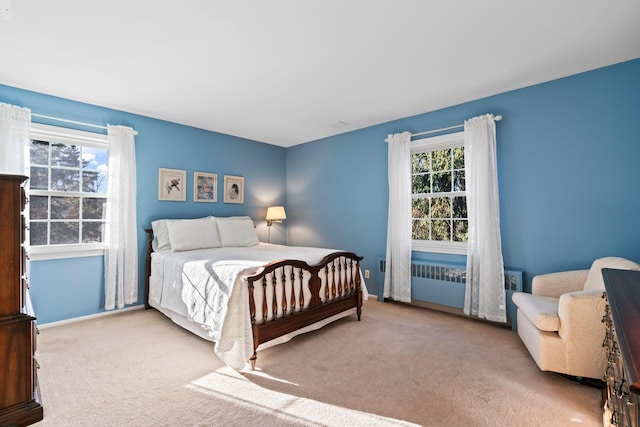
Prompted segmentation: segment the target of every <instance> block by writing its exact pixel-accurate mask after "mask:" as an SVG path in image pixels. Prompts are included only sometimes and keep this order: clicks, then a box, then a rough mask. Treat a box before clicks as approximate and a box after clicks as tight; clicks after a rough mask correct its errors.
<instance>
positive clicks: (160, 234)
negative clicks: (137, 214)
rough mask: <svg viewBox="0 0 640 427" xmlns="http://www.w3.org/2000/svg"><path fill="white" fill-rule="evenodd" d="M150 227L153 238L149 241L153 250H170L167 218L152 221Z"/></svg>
mask: <svg viewBox="0 0 640 427" xmlns="http://www.w3.org/2000/svg"><path fill="white" fill-rule="evenodd" d="M151 228H152V229H153V240H152V241H151V247H152V248H153V250H154V251H167V250H171V243H170V242H169V230H168V229H167V220H166V219H158V220H156V221H152V222H151Z"/></svg>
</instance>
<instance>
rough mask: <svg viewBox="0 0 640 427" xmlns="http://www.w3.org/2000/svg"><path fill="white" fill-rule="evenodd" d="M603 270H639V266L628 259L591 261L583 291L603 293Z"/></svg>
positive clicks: (611, 258)
mask: <svg viewBox="0 0 640 427" xmlns="http://www.w3.org/2000/svg"><path fill="white" fill-rule="evenodd" d="M603 268H616V269H619V270H640V265H638V264H636V263H635V262H633V261H629V260H628V259H624V258H618V257H606V258H600V259H597V260H595V261H593V264H591V269H590V270H589V276H587V281H586V282H585V284H584V290H585V291H604V280H603V279H602V271H601V270H602V269H603Z"/></svg>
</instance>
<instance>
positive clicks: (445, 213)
mask: <svg viewBox="0 0 640 427" xmlns="http://www.w3.org/2000/svg"><path fill="white" fill-rule="evenodd" d="M431 218H451V198H450V197H434V198H433V199H431Z"/></svg>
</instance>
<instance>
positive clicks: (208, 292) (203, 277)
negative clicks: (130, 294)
mask: <svg viewBox="0 0 640 427" xmlns="http://www.w3.org/2000/svg"><path fill="white" fill-rule="evenodd" d="M333 252H336V250H334V249H321V248H308V247H296V246H282V245H273V244H268V243H260V244H259V245H256V246H250V247H241V248H231V247H225V248H214V249H205V250H195V251H185V252H171V251H159V252H154V253H153V254H152V276H153V277H152V278H153V282H154V283H156V285H155V286H152V288H151V289H150V298H151V299H153V300H154V301H157V302H159V303H160V305H161V306H162V307H165V308H167V309H169V310H172V311H174V312H176V313H179V314H182V315H185V316H187V318H188V319H189V320H190V321H192V322H196V323H198V324H201V325H203V327H205V328H206V331H207V334H208V335H209V336H210V337H211V339H212V341H215V352H216V354H217V355H218V357H220V359H221V360H222V361H223V362H225V363H226V364H228V365H229V366H231V367H232V368H234V369H236V370H240V369H242V368H244V367H245V364H246V362H247V360H248V359H249V358H250V357H251V355H253V341H252V331H251V320H250V316H249V303H248V299H249V295H248V288H247V282H246V280H244V277H245V276H246V275H248V274H251V273H253V272H255V271H256V270H257V269H259V268H260V266H262V265H264V264H266V263H268V262H271V261H274V260H280V259H298V260H302V261H306V262H307V263H308V264H309V265H314V264H317V263H319V262H320V261H321V260H322V258H324V257H325V256H326V255H328V254H330V253H333ZM157 284H162V285H161V286H158V285H157ZM362 288H363V291H364V292H365V298H366V287H365V286H364V282H363V283H362Z"/></svg>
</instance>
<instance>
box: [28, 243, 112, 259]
mask: <svg viewBox="0 0 640 427" xmlns="http://www.w3.org/2000/svg"><path fill="white" fill-rule="evenodd" d="M26 250H27V255H28V257H29V260H31V261H44V260H49V259H63V258H81V257H90V256H104V252H105V246H104V245H56V246H40V247H35V246H34V247H31V248H29V247H27V248H26Z"/></svg>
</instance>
